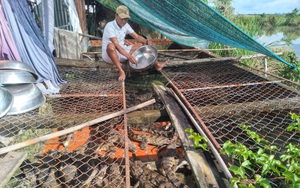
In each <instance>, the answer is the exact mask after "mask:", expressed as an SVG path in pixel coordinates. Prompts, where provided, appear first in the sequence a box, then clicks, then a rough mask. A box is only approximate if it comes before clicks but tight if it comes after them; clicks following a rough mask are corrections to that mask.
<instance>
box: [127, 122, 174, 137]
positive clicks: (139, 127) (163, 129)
mask: <svg viewBox="0 0 300 188" xmlns="http://www.w3.org/2000/svg"><path fill="white" fill-rule="evenodd" d="M159 125H161V123H160V122H159V123H158V122H157V123H149V124H131V125H130V129H133V130H136V131H140V132H147V133H151V134H157V135H161V136H165V137H169V136H172V134H173V133H174V131H175V129H174V126H171V125H172V124H171V123H168V124H167V125H165V126H159Z"/></svg>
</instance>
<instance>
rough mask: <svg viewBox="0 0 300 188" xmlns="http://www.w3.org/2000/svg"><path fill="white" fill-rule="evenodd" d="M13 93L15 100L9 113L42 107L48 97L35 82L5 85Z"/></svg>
mask: <svg viewBox="0 0 300 188" xmlns="http://www.w3.org/2000/svg"><path fill="white" fill-rule="evenodd" d="M4 88H6V89H7V90H8V91H10V92H11V94H12V95H13V98H14V101H13V105H12V106H11V108H10V110H9V111H8V113H7V115H15V114H21V113H25V112H28V111H31V110H34V109H36V108H38V107H40V106H41V105H42V104H43V103H44V102H45V101H46V97H45V96H44V95H43V94H42V92H41V90H40V89H39V88H38V87H37V86H36V85H35V84H18V85H5V86H4Z"/></svg>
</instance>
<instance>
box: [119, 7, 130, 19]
mask: <svg viewBox="0 0 300 188" xmlns="http://www.w3.org/2000/svg"><path fill="white" fill-rule="evenodd" d="M116 14H118V15H119V16H120V18H121V19H126V18H127V19H128V18H130V16H129V9H128V8H127V7H126V6H124V5H120V6H118V8H117V9H116Z"/></svg>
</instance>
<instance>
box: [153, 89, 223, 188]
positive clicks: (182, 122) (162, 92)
mask: <svg viewBox="0 0 300 188" xmlns="http://www.w3.org/2000/svg"><path fill="white" fill-rule="evenodd" d="M153 87H154V90H155V91H156V93H157V94H158V95H159V96H160V98H161V99H162V101H163V102H164V104H165V107H166V110H167V112H168V114H169V117H170V119H171V120H172V123H173V124H174V126H175V128H176V131H177V132H178V134H179V138H180V139H181V141H182V144H183V148H184V150H185V154H186V158H187V160H188V161H189V163H190V166H191V168H192V170H193V172H194V175H195V177H196V180H197V183H198V186H199V187H201V188H206V187H227V185H226V184H225V183H224V182H223V181H222V177H221V174H220V172H219V170H218V169H217V167H216V166H215V165H214V164H213V162H212V158H211V157H210V158H208V157H207V156H205V155H204V153H203V152H202V150H195V149H194V148H193V141H192V140H190V139H189V138H188V134H187V133H185V129H187V128H192V124H191V123H190V121H188V119H189V118H188V117H186V114H185V113H184V112H183V111H182V109H181V107H180V105H179V104H178V103H177V101H176V100H175V99H174V98H173V97H172V96H171V95H169V94H168V93H167V88H165V87H164V86H162V85H156V84H153ZM209 156H211V155H209ZM208 160H210V162H209V161H208Z"/></svg>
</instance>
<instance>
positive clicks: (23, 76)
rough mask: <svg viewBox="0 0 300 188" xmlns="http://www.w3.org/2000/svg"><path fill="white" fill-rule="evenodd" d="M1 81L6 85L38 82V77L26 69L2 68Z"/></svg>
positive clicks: (0, 71) (0, 72)
mask: <svg viewBox="0 0 300 188" xmlns="http://www.w3.org/2000/svg"><path fill="white" fill-rule="evenodd" d="M0 83H1V84H4V85H5V84H27V83H36V78H35V77H34V76H33V74H32V73H30V72H27V71H24V70H0Z"/></svg>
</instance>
